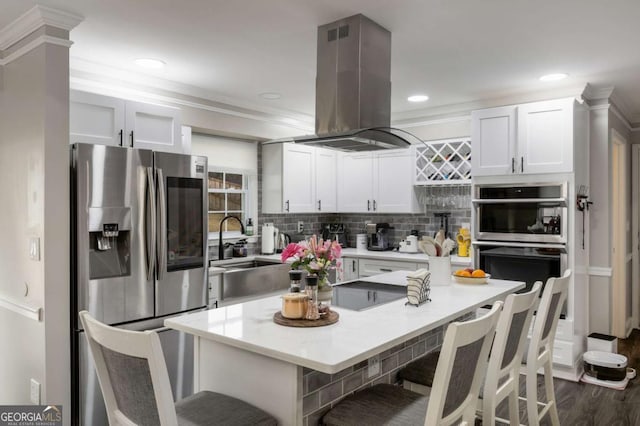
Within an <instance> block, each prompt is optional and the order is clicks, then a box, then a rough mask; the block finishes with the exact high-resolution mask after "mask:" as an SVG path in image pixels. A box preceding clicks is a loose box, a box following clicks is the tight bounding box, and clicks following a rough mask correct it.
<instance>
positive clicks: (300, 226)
mask: <svg viewBox="0 0 640 426" xmlns="http://www.w3.org/2000/svg"><path fill="white" fill-rule="evenodd" d="M303 232H304V222H303V221H301V220H299V221H298V234H302V233H303Z"/></svg>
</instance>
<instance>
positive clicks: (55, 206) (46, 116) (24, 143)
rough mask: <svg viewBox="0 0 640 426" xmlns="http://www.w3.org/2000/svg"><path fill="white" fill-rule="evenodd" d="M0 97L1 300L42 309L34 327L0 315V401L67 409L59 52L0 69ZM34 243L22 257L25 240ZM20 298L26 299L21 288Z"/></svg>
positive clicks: (41, 50)
mask: <svg viewBox="0 0 640 426" xmlns="http://www.w3.org/2000/svg"><path fill="white" fill-rule="evenodd" d="M2 77H3V82H2V85H1V86H0V87H1V91H0V129H1V130H0V194H2V198H3V206H2V209H0V235H2V236H3V237H2V238H0V295H1V296H2V297H5V298H7V299H9V300H13V301H15V302H17V303H18V304H25V305H29V306H34V307H41V308H43V317H42V321H35V320H32V319H29V318H27V317H25V316H22V315H19V314H17V313H14V312H11V311H9V310H6V309H4V308H0V341H1V342H2V346H1V347H2V349H0V368H1V370H0V377H2V379H0V404H29V403H30V401H29V379H30V378H33V379H35V380H37V381H38V382H40V383H41V384H42V403H51V404H63V405H64V407H65V409H64V410H63V412H64V414H65V424H66V423H68V419H69V417H68V415H69V411H70V408H71V407H70V398H69V395H70V392H69V389H70V381H69V364H70V361H69V193H68V186H69V151H68V149H69V147H68V134H69V129H68V121H69V112H68V111H69V101H68V92H69V87H68V81H69V80H68V48H66V47H62V46H56V45H49V44H45V45H40V46H39V47H37V48H35V49H34V50H32V51H30V52H29V53H26V54H25V55H23V56H20V57H19V58H18V59H15V60H14V61H13V62H10V63H8V64H6V65H5V66H4V70H3V73H2ZM30 237H38V238H40V241H41V260H40V261H34V260H30V259H29V256H28V240H29V238H30ZM26 286H28V295H27V296H25V287H26Z"/></svg>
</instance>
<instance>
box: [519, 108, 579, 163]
mask: <svg viewBox="0 0 640 426" xmlns="http://www.w3.org/2000/svg"><path fill="white" fill-rule="evenodd" d="M573 104H574V100H573V99H560V100H556V101H548V102H536V103H532V104H525V105H522V106H520V107H518V153H519V155H520V158H519V160H520V173H559V172H571V171H573Z"/></svg>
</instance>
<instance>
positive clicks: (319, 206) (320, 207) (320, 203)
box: [318, 200, 322, 211]
mask: <svg viewBox="0 0 640 426" xmlns="http://www.w3.org/2000/svg"><path fill="white" fill-rule="evenodd" d="M318 211H322V200H318Z"/></svg>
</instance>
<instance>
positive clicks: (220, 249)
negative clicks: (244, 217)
mask: <svg viewBox="0 0 640 426" xmlns="http://www.w3.org/2000/svg"><path fill="white" fill-rule="evenodd" d="M231 218H233V219H235V220H237V221H238V222H239V223H240V232H241V233H242V235H244V224H243V223H242V221H241V220H240V218H238V216H233V215H229V216H225V217H223V218H222V220H221V221H220V224H219V225H218V226H219V228H220V233H219V234H218V260H224V244H223V243H222V224H223V223H224V221H225V220H227V219H231Z"/></svg>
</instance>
